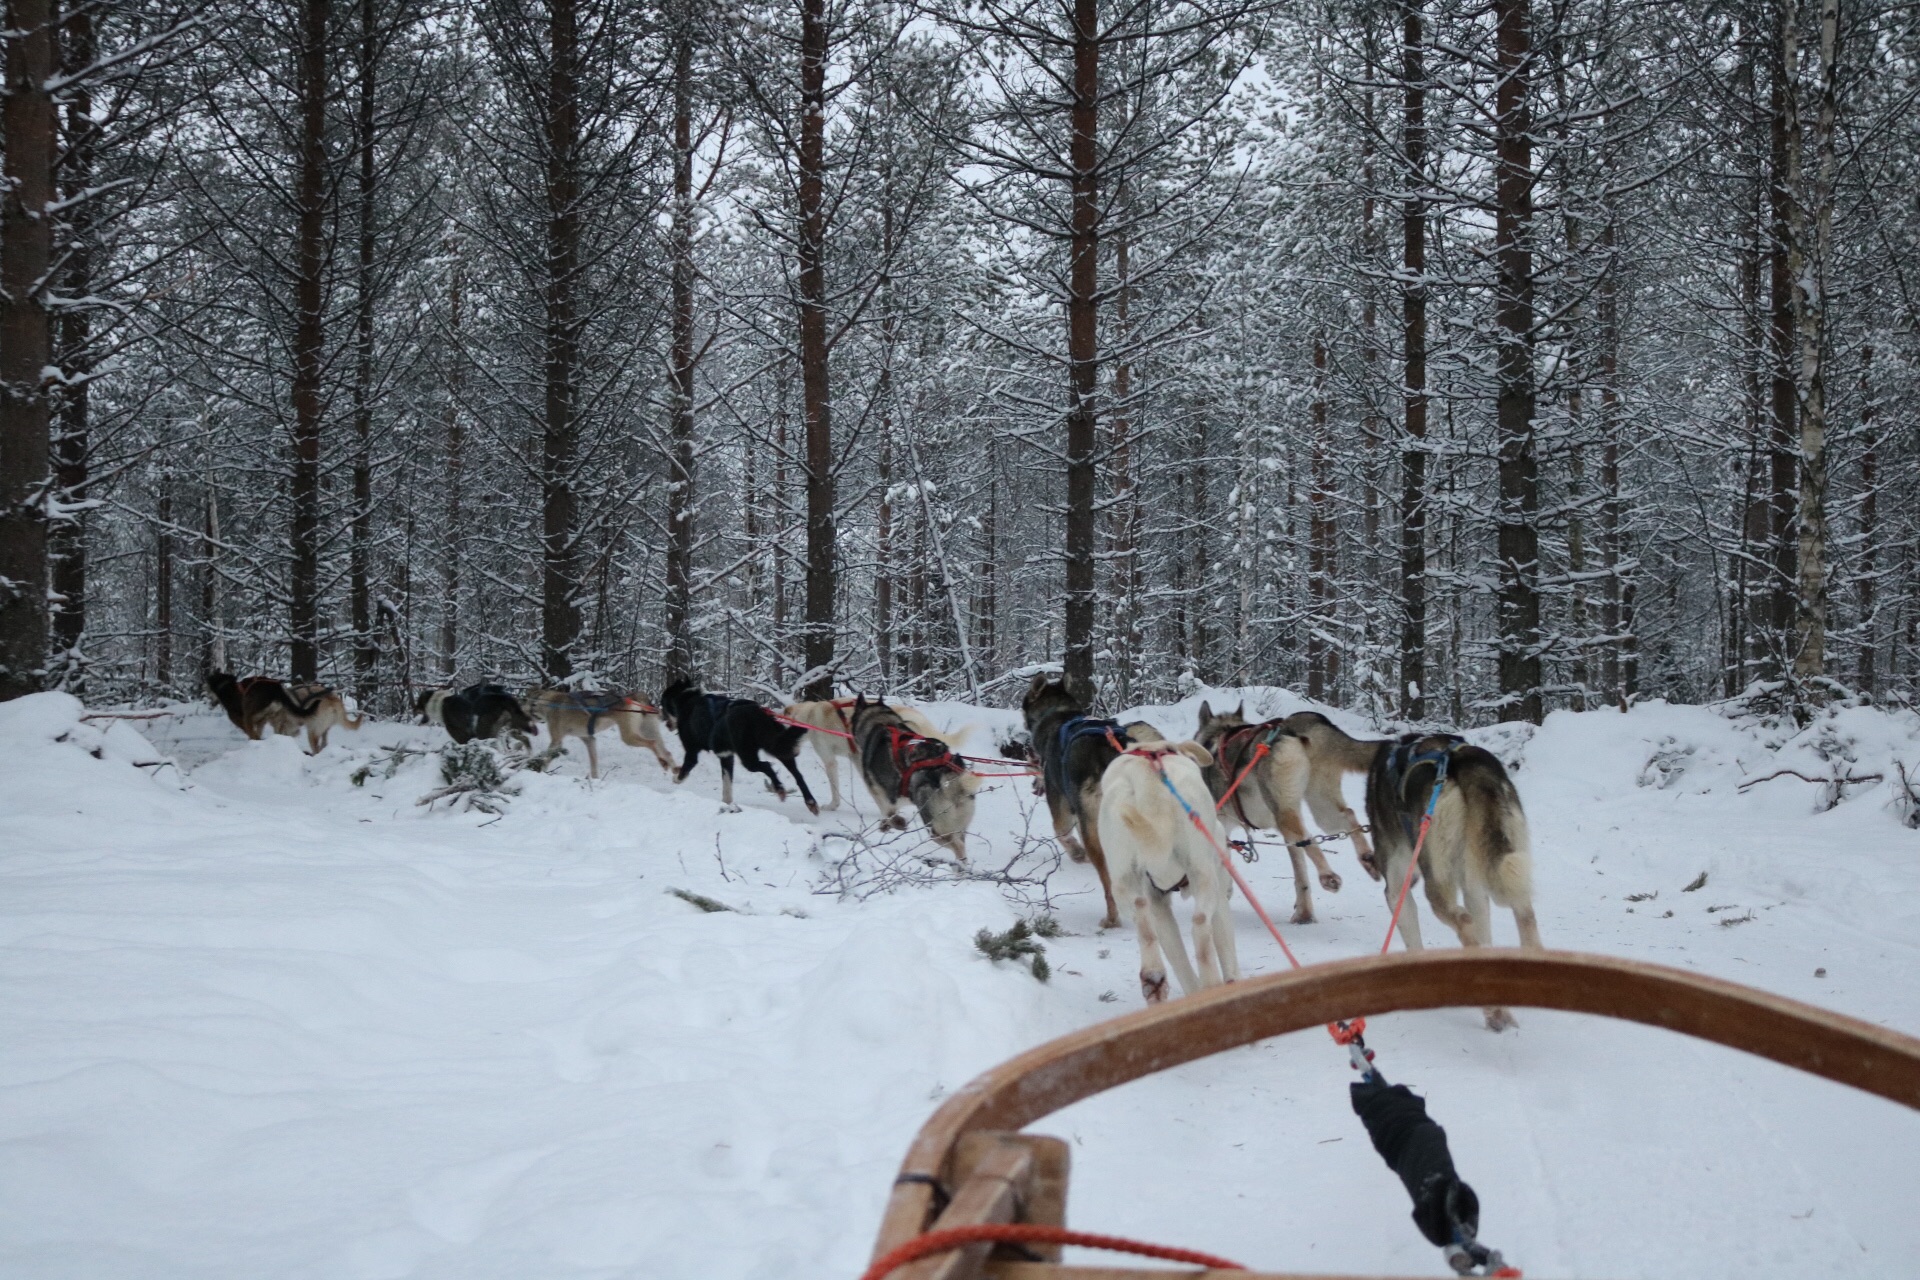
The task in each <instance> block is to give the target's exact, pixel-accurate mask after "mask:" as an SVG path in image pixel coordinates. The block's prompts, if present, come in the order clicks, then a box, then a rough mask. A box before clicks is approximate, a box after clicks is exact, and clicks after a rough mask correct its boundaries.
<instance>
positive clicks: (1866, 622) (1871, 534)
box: [1854, 344, 1880, 695]
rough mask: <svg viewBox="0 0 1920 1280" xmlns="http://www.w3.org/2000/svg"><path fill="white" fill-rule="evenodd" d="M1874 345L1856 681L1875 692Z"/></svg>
mask: <svg viewBox="0 0 1920 1280" xmlns="http://www.w3.org/2000/svg"><path fill="white" fill-rule="evenodd" d="M1874 408H1875V406H1874V387H1873V346H1872V344H1868V345H1867V346H1865V347H1862V348H1861V350H1860V444H1861V453H1860V560H1859V563H1860V568H1859V572H1858V573H1857V574H1856V575H1855V581H1856V583H1857V586H1856V588H1855V589H1856V591H1857V592H1858V599H1859V607H1860V649H1859V657H1858V659H1857V665H1856V669H1855V675H1854V683H1855V684H1857V685H1858V686H1860V692H1862V693H1864V694H1868V695H1871V694H1872V693H1873V691H1874V684H1875V681H1874V675H1875V667H1876V658H1877V656H1878V650H1879V645H1878V634H1877V633H1878V628H1877V627H1876V626H1875V618H1874V603H1875V596H1874V588H1875V586H1876V585H1877V584H1876V583H1875V581H1874V578H1875V575H1876V574H1877V573H1878V572H1879V567H1880V442H1879V441H1878V440H1877V439H1875V438H1874V430H1875V426H1874Z"/></svg>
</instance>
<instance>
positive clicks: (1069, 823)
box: [1020, 673, 1160, 929]
mask: <svg viewBox="0 0 1920 1280" xmlns="http://www.w3.org/2000/svg"><path fill="white" fill-rule="evenodd" d="M1091 701H1092V697H1091V693H1090V691H1087V690H1081V689H1073V688H1070V687H1069V686H1068V683H1067V681H1065V680H1054V679H1049V678H1048V677H1047V675H1046V674H1045V673H1042V674H1040V675H1036V676H1035V677H1034V678H1033V683H1032V684H1030V685H1028V686H1027V693H1026V696H1025V697H1024V698H1022V699H1021V700H1020V710H1021V713H1022V714H1023V715H1024V716H1025V717H1026V721H1027V732H1028V734H1029V735H1030V736H1031V737H1032V739H1033V753H1034V755H1035V756H1036V757H1037V758H1038V759H1039V762H1040V780H1041V783H1042V785H1043V787H1044V789H1045V795H1046V797H1047V811H1048V813H1049V814H1050V816H1051V817H1052V818H1053V834H1054V837H1055V838H1056V839H1057V840H1059V841H1060V845H1061V847H1062V848H1064V849H1065V850H1066V851H1067V854H1068V856H1069V857H1071V858H1072V859H1073V860H1074V861H1075V862H1091V863H1093V869H1094V870H1095V871H1096V872H1098V873H1099V875H1100V892H1101V893H1102V894H1103V895H1105V897H1106V900H1107V914H1106V916H1105V918H1104V919H1102V920H1101V921H1100V927H1101V928H1102V929H1111V928H1114V927H1115V926H1116V925H1118V924H1119V923H1120V912H1119V910H1118V908H1116V907H1115V906H1114V901H1113V882H1112V880H1111V879H1110V878H1109V877H1108V875H1107V858H1106V854H1105V853H1104V852H1103V850H1102V847H1101V843H1100V829H1099V824H1098V822H1097V821H1096V820H1095V819H1096V816H1097V815H1098V813H1099V810H1100V779H1101V776H1102V775H1103V774H1105V773H1106V770H1107V766H1108V765H1110V764H1112V763H1113V759H1114V757H1115V756H1117V755H1119V754H1120V752H1121V751H1122V750H1123V749H1125V747H1126V745H1127V744H1128V742H1139V741H1149V742H1157V741H1160V735H1159V734H1158V733H1156V732H1154V730H1153V729H1152V728H1151V727H1150V726H1148V725H1145V724H1135V725H1122V724H1120V723H1119V722H1118V721H1115V720H1097V719H1094V718H1093V717H1091V716H1089V715H1088V714H1087V704H1088V703H1090V702H1091ZM1076 827H1078V828H1079V831H1080V837H1079V839H1076V838H1075V837H1074V834H1073V833H1074V829H1075V828H1076ZM1082 840H1084V841H1085V842H1086V843H1085V844H1084V845H1083V844H1082V843H1081V841H1082Z"/></svg>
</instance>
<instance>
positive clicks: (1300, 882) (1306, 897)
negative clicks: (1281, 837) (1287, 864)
mask: <svg viewBox="0 0 1920 1280" xmlns="http://www.w3.org/2000/svg"><path fill="white" fill-rule="evenodd" d="M1287 857H1288V858H1289V859H1291V860H1292V862H1293V919H1292V920H1291V921H1290V922H1289V923H1292V924H1312V923H1313V922H1314V916H1313V888H1312V883H1311V882H1310V881H1309V880H1308V879H1307V855H1306V852H1305V850H1303V849H1301V848H1300V846H1298V845H1296V844H1294V843H1293V841H1291V840H1289V841H1287Z"/></svg>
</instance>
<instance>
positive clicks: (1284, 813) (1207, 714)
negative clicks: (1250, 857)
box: [1193, 702, 1358, 924]
mask: <svg viewBox="0 0 1920 1280" xmlns="http://www.w3.org/2000/svg"><path fill="white" fill-rule="evenodd" d="M1193 738H1194V741H1195V742H1198V743H1199V744H1200V745H1201V746H1202V747H1205V748H1206V749H1207V751H1208V753H1209V754H1210V756H1211V762H1210V763H1209V765H1208V766H1207V770H1206V777H1207V787H1208V789H1209V790H1211V791H1212V792H1213V800H1214V803H1215V804H1218V805H1219V806H1220V807H1219V812H1220V818H1221V821H1222V822H1224V823H1226V824H1228V825H1230V826H1236V827H1238V828H1240V830H1241V831H1243V832H1245V833H1246V835H1247V836H1248V838H1251V837H1252V836H1253V834H1254V832H1256V831H1278V832H1279V833H1280V838H1281V840H1282V841H1284V842H1285V844H1286V846H1287V857H1288V858H1290V859H1292V861H1293V923H1295V924H1311V923H1313V918H1314V917H1313V887H1312V884H1311V883H1310V882H1309V880H1308V878H1307V863H1308V861H1309V860H1311V861H1312V863H1313V868H1314V870H1315V871H1316V872H1317V873H1318V874H1319V879H1320V887H1321V888H1323V889H1325V890H1326V891H1327V892H1328V893H1338V892H1340V883H1341V882H1340V877H1339V875H1338V874H1337V873H1336V872H1335V871H1334V870H1333V868H1331V867H1329V866H1328V865H1327V857H1326V855H1325V854H1324V853H1322V852H1321V851H1320V846H1319V845H1318V844H1317V843H1313V842H1311V841H1309V840H1308V839H1307V829H1306V826H1305V824H1303V823H1302V822H1301V821H1300V803H1301V801H1303V800H1305V799H1306V798H1307V795H1308V784H1309V782H1310V781H1311V778H1312V764H1311V762H1310V761H1309V759H1308V756H1307V743H1306V741H1305V740H1304V739H1302V738H1300V737H1298V736H1296V735H1295V734H1294V733H1293V732H1292V731H1291V730H1290V729H1288V727H1287V723H1286V721H1284V720H1268V721H1265V722H1263V723H1261V724H1248V723H1247V717H1246V705H1245V704H1244V703H1243V704H1241V706H1240V707H1239V708H1237V709H1236V710H1233V711H1218V712H1216V711H1215V710H1213V708H1212V707H1211V706H1210V705H1208V704H1207V703H1205V702H1203V703H1201V704H1200V723H1199V727H1198V728H1197V729H1195V730H1194V734H1193ZM1262 748H1264V750H1263V749H1262ZM1236 784H1237V785H1236ZM1223 798H1224V800H1225V803H1224V804H1221V803H1220V802H1221V800H1222V799H1223ZM1355 825H1358V824H1357V823H1356V824H1355Z"/></svg>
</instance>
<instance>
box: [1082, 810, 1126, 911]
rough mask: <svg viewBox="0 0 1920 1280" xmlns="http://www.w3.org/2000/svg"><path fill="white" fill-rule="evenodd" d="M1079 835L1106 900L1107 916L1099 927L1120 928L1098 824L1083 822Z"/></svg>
mask: <svg viewBox="0 0 1920 1280" xmlns="http://www.w3.org/2000/svg"><path fill="white" fill-rule="evenodd" d="M1080 834H1081V836H1082V837H1083V838H1084V839H1085V840H1086V842H1087V861H1089V862H1091V863H1092V864H1093V869H1094V871H1096V872H1097V873H1098V874H1099V876H1100V892H1101V894H1103V895H1104V896H1105V897H1106V900H1107V914H1106V917H1105V918H1104V919H1103V920H1101V921H1100V927H1101V928H1102V929H1117V928H1119V927H1120V908H1119V907H1118V906H1117V905H1115V903H1114V901H1113V879H1112V877H1111V876H1109V875H1108V874H1107V850H1106V846H1105V845H1103V844H1101V842H1100V824H1099V823H1098V822H1091V823H1088V822H1083V823H1081V824H1080Z"/></svg>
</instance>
